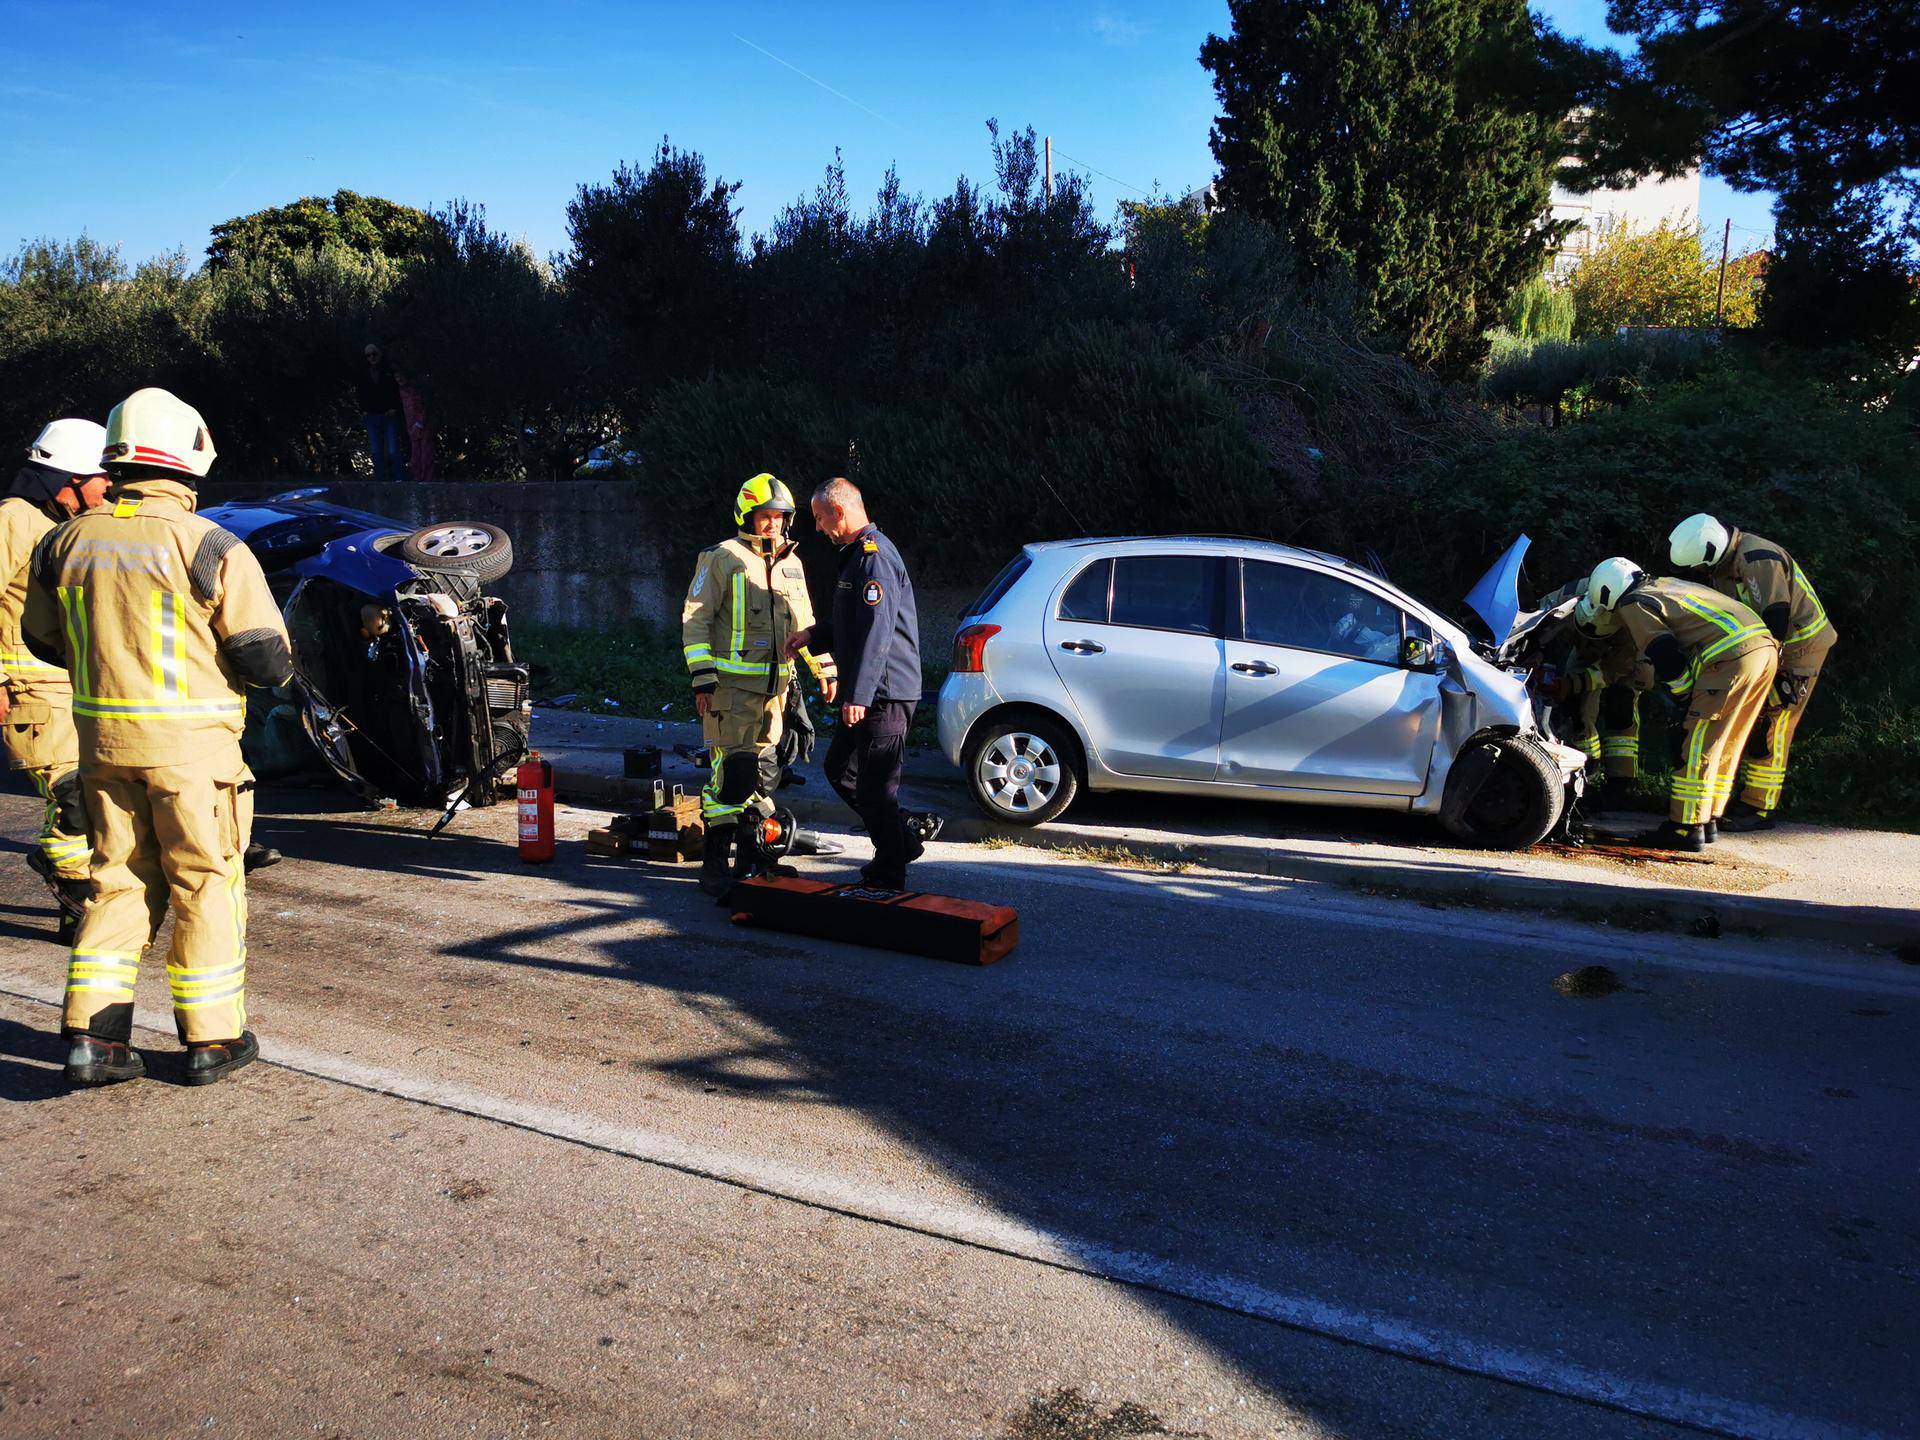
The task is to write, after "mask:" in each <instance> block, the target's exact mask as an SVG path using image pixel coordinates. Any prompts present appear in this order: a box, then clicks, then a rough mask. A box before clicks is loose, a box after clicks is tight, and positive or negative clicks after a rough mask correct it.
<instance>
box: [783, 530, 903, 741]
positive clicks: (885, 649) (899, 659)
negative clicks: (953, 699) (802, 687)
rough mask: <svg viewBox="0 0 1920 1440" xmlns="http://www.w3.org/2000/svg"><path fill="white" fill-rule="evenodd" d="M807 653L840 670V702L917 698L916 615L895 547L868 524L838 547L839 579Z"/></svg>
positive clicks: (860, 702) (867, 702) (863, 703)
mask: <svg viewBox="0 0 1920 1440" xmlns="http://www.w3.org/2000/svg"><path fill="white" fill-rule="evenodd" d="M808 648H809V649H810V650H812V651H813V652H814V653H815V654H819V653H820V652H821V651H823V650H824V651H826V652H827V653H829V654H831V655H832V656H833V663H834V664H835V665H836V666H837V667H838V668H839V671H840V703H841V704H843V705H872V704H873V702H874V701H876V700H914V701H918V700H919V698H920V686H921V678H920V616H919V613H918V611H916V610H915V608H914V604H913V581H911V580H909V579H908V578H907V567H906V564H905V563H904V562H903V561H902V560H901V559H900V552H899V551H898V550H896V549H894V548H893V542H892V541H891V540H889V539H887V537H886V536H884V535H882V534H881V533H880V527H879V526H877V525H869V526H867V528H866V529H864V530H862V531H861V532H860V533H859V534H858V535H856V536H854V537H853V539H852V540H850V541H848V542H847V543H846V544H845V545H843V546H841V547H840V575H839V578H838V580H836V581H835V582H834V587H833V604H832V606H831V607H830V608H829V618H828V620H827V623H826V624H824V625H817V626H815V627H814V632H813V639H812V641H811V642H810V643H809V645H808Z"/></svg>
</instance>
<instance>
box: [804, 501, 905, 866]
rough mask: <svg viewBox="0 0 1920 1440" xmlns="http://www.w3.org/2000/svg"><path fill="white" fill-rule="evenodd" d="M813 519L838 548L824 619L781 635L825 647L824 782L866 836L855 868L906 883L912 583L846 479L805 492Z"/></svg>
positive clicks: (820, 649)
mask: <svg viewBox="0 0 1920 1440" xmlns="http://www.w3.org/2000/svg"><path fill="white" fill-rule="evenodd" d="M813 523H814V524H815V525H816V526H818V527H819V529H820V533H821V534H822V535H825V536H826V537H827V539H829V540H831V541H832V542H833V543H834V544H835V545H838V546H839V547H840V575H839V578H838V580H837V581H836V583H835V585H834V590H833V604H832V606H831V607H829V609H828V619H827V622H826V623H825V624H824V625H815V626H814V627H813V629H812V630H810V631H803V632H801V633H799V634H795V635H793V636H791V637H789V638H788V640H787V644H786V649H787V653H788V654H789V655H796V654H798V653H799V652H800V650H801V648H802V647H805V648H806V649H808V650H811V651H812V652H814V653H815V654H819V653H821V652H823V651H831V652H832V654H833V658H834V663H835V664H836V665H837V666H838V667H839V692H838V699H839V702H840V725H839V728H838V729H836V730H835V731H834V736H833V743H832V744H831V745H829V746H828V747H827V759H826V767H825V768H826V772H827V782H828V783H829V784H830V785H832V786H833V788H834V791H835V792H836V793H837V794H838V795H839V796H840V798H841V799H842V800H844V801H846V802H847V804H849V805H851V806H852V807H853V809H854V811H855V812H856V813H857V814H858V815H859V816H860V818H861V819H862V820H863V821H865V822H866V826H867V834H868V835H869V836H871V837H872V839H873V860H872V863H870V864H869V865H868V866H867V867H866V869H865V870H864V871H862V872H861V873H862V874H863V875H864V876H865V878H866V882H867V884H869V885H871V886H873V887H874V888H876V889H881V890H904V889H906V886H907V866H908V864H910V863H911V862H912V861H914V860H916V859H918V858H919V856H920V854H921V852H922V851H923V850H925V849H926V843H925V841H924V840H923V839H921V838H920V835H919V834H917V833H915V832H914V831H913V830H910V829H909V828H908V824H907V820H906V817H904V816H903V815H902V813H901V810H900V762H901V760H902V759H903V758H904V757H905V752H906V744H907V729H908V727H909V726H911V725H912V724H913V712H914V709H915V707H916V706H918V704H919V703H920V683H921V681H920V622H919V617H918V615H917V614H916V612H915V610H914V603H913V582H912V581H911V580H909V579H908V578H907V567H906V565H905V564H904V563H903V562H902V561H901V559H900V552H899V551H898V550H896V549H894V548H893V542H892V541H891V540H889V539H887V537H886V536H885V535H882V534H881V533H880V527H879V526H877V525H875V524H874V523H873V522H872V521H871V520H869V519H868V518H867V507H866V502H865V501H864V500H862V499H861V496H860V491H859V489H858V488H857V487H856V486H855V485H854V484H853V483H852V482H851V481H849V480H840V479H834V480H829V481H827V482H826V483H825V484H823V485H821V486H820V487H819V489H817V490H815V491H814V492H813Z"/></svg>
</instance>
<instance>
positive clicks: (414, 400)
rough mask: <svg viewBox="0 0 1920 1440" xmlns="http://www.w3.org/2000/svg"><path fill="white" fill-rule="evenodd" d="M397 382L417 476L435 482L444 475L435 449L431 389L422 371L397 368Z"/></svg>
mask: <svg viewBox="0 0 1920 1440" xmlns="http://www.w3.org/2000/svg"><path fill="white" fill-rule="evenodd" d="M393 383H394V384H395V385H397V386H398V387H399V390H400V413H401V415H402V417H403V418H404V419H405V420H406V425H407V455H408V460H409V463H410V465H411V467H412V473H413V478H414V479H415V480H417V481H420V482H422V483H431V482H432V481H434V480H437V479H439V478H440V477H439V476H438V475H437V474H436V473H435V471H436V470H437V469H438V468H439V464H438V457H437V456H436V455H435V453H434V448H433V425H432V422H430V421H429V420H428V419H427V390H426V385H425V382H424V381H423V379H422V377H421V376H419V375H418V374H415V373H412V372H409V371H406V370H396V371H394V372H393Z"/></svg>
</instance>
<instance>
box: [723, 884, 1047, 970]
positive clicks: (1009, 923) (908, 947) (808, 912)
mask: <svg viewBox="0 0 1920 1440" xmlns="http://www.w3.org/2000/svg"><path fill="white" fill-rule="evenodd" d="M728 903H729V904H731V905H732V906H733V910H734V916H733V918H734V922H735V923H736V924H741V925H764V926H766V927H767V928H768V929H771V930H790V931H793V932H795V933H796V934H800V935H814V936H818V937H819V938H821V939H824V940H849V941H852V942H853V943H854V944H856V945H874V946H878V947H879V948H880V949H883V950H902V951H905V952H906V953H907V954H909V955H925V956H927V957H929V958H930V959H934V960H952V961H955V962H956V963H958V964H961V965H991V964H993V962H994V961H996V960H999V959H1001V958H1002V957H1004V956H1006V955H1009V954H1011V953H1012V952H1013V948H1014V946H1016V945H1018V944H1019V943H1020V915H1019V912H1018V911H1016V910H1014V909H1013V908H1012V907H1010V906H1007V905H986V904H982V903H981V902H979V901H977V900H955V899H953V898H951V897H950V896H946V895H923V894H921V893H919V892H918V891H913V890H871V889H868V888H866V887H865V886H861V885H832V884H829V883H827V882H826V881H824V880H802V879H776V878H771V877H770V878H766V879H755V880H742V881H741V882H740V883H739V884H737V885H735V886H734V887H733V893H732V895H731V896H730V897H729V899H728Z"/></svg>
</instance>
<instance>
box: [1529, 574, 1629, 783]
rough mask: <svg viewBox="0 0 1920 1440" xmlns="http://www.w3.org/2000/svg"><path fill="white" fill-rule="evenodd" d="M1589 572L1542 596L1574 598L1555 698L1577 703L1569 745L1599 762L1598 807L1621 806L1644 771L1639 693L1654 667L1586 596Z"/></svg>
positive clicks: (1550, 601) (1549, 600)
mask: <svg viewBox="0 0 1920 1440" xmlns="http://www.w3.org/2000/svg"><path fill="white" fill-rule="evenodd" d="M1588 578H1589V577H1588V576H1585V575H1582V576H1581V577H1580V578H1579V579H1577V580H1573V581H1569V582H1568V583H1567V584H1565V585H1563V586H1561V587H1560V588H1559V589H1558V590H1556V591H1554V592H1553V593H1552V594H1551V595H1547V596H1545V597H1543V598H1542V599H1541V601H1540V608H1541V609H1543V610H1551V609H1553V608H1554V607H1556V606H1558V605H1563V604H1565V603H1566V602H1567V601H1568V600H1572V601H1573V602H1574V606H1573V613H1572V615H1571V616H1570V617H1569V618H1570V619H1571V621H1572V629H1573V644H1572V649H1571V650H1570V652H1569V653H1568V656H1567V660H1566V662H1565V664H1564V665H1563V666H1562V667H1561V673H1560V675H1559V677H1558V678H1557V679H1556V680H1555V682H1554V686H1553V698H1554V699H1555V700H1556V701H1560V702H1567V701H1578V702H1579V703H1578V705H1577V707H1576V708H1575V710H1574V712H1573V723H1572V724H1571V725H1570V726H1569V727H1568V734H1567V743H1568V744H1570V745H1572V746H1574V747H1575V748H1576V749H1578V750H1581V751H1584V752H1585V753H1586V755H1587V758H1588V759H1589V760H1590V761H1596V762H1598V763H1599V766H1600V770H1601V773H1602V775H1603V776H1604V777H1605V784H1604V786H1603V788H1602V789H1601V791H1600V794H1599V796H1598V799H1597V803H1596V805H1595V809H1597V810H1602V811H1605V810H1621V809H1625V808H1626V806H1627V796H1628V790H1629V788H1630V787H1631V785H1632V783H1633V781H1634V779H1635V777H1637V776H1638V775H1639V773H1640V697H1641V696H1642V695H1644V694H1646V693H1647V691H1649V690H1651V689H1652V688H1653V669H1652V667H1651V666H1649V665H1648V664H1647V663H1646V662H1645V661H1643V660H1641V659H1640V658H1639V657H1638V656H1637V655H1636V654H1635V653H1634V649H1633V641H1632V640H1631V639H1630V638H1629V637H1628V636H1627V635H1626V633H1625V632H1624V631H1622V630H1621V629H1620V625H1619V622H1618V621H1617V620H1615V619H1614V617H1613V616H1612V615H1610V614H1607V613H1606V612H1604V611H1600V610H1596V609H1595V608H1594V606H1593V601H1591V600H1590V599H1588V598H1587V593H1586V592H1587V581H1588Z"/></svg>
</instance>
